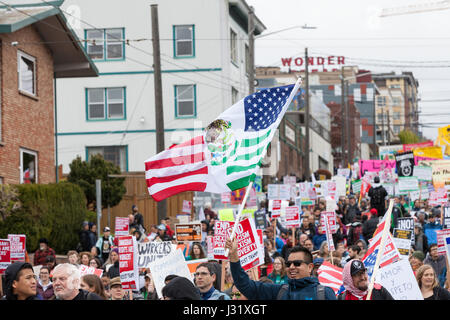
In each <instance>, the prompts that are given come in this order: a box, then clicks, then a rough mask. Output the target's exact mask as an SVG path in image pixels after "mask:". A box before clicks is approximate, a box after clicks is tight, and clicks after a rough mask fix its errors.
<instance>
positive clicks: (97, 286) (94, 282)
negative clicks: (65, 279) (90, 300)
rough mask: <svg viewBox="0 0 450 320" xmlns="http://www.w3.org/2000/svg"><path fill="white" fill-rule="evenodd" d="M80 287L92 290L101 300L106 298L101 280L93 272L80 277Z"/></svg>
mask: <svg viewBox="0 0 450 320" xmlns="http://www.w3.org/2000/svg"><path fill="white" fill-rule="evenodd" d="M80 288H81V289H83V290H86V291H89V292H93V293H95V294H97V295H98V296H100V297H101V298H102V299H103V300H107V297H106V294H105V288H104V286H103V282H102V280H101V279H100V278H99V277H98V276H96V275H95V274H85V275H84V276H82V277H81V282H80Z"/></svg>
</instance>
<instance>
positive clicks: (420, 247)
mask: <svg viewBox="0 0 450 320" xmlns="http://www.w3.org/2000/svg"><path fill="white" fill-rule="evenodd" d="M413 247H414V250H416V251H422V252H423V253H424V254H425V255H426V254H427V253H428V250H429V248H428V238H427V236H426V235H425V234H424V233H423V227H422V224H420V223H418V222H416V223H415V224H414V245H413Z"/></svg>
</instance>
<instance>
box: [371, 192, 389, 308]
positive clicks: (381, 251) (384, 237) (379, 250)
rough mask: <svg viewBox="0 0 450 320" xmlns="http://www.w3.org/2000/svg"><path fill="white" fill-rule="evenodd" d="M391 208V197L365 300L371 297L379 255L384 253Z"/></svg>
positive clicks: (378, 264)
mask: <svg viewBox="0 0 450 320" xmlns="http://www.w3.org/2000/svg"><path fill="white" fill-rule="evenodd" d="M393 208H394V200H393V199H391V200H389V208H388V210H387V211H386V220H385V221H384V229H383V234H382V235H381V243H380V248H379V249H378V254H377V259H376V260H375V266H374V268H373V273H372V278H371V279H370V283H369V289H368V290H369V292H368V294H367V299H366V300H370V298H371V297H372V290H373V286H374V285H375V278H376V275H377V272H378V267H379V266H380V262H381V257H382V256H383V253H384V245H385V242H386V238H387V236H388V233H389V228H390V226H391V214H392V209H393Z"/></svg>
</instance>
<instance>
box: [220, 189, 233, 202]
mask: <svg viewBox="0 0 450 320" xmlns="http://www.w3.org/2000/svg"><path fill="white" fill-rule="evenodd" d="M220 201H221V202H222V203H224V204H225V203H231V192H223V193H222V194H221V195H220Z"/></svg>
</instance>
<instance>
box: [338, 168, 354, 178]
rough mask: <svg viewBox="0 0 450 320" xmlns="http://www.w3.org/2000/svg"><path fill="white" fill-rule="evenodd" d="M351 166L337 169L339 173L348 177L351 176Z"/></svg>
mask: <svg viewBox="0 0 450 320" xmlns="http://www.w3.org/2000/svg"><path fill="white" fill-rule="evenodd" d="M350 173H351V172H350V168H339V169H337V175H338V176H341V177H344V178H346V179H348V178H350Z"/></svg>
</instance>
